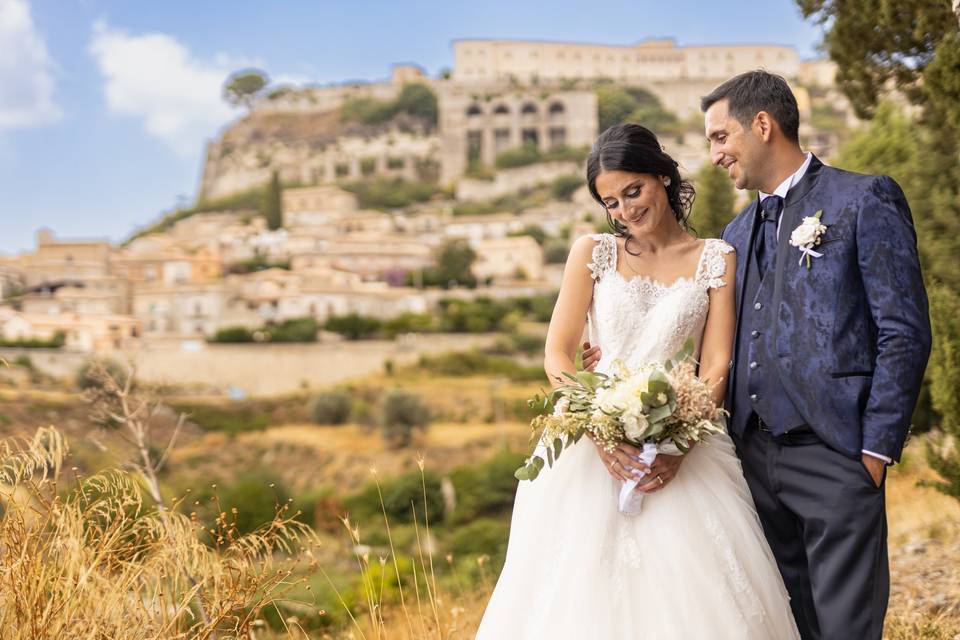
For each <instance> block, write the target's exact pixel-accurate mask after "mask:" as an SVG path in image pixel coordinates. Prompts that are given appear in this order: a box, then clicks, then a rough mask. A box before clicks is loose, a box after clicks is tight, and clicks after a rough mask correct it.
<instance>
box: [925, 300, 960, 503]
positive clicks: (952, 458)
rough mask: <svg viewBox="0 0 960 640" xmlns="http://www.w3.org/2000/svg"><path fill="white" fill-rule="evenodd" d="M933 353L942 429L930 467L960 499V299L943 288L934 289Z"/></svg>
mask: <svg viewBox="0 0 960 640" xmlns="http://www.w3.org/2000/svg"><path fill="white" fill-rule="evenodd" d="M930 312H931V313H930V316H931V320H932V324H933V338H934V340H933V351H932V352H931V354H930V367H929V371H930V374H931V375H930V381H931V382H930V396H931V399H932V400H933V404H934V406H936V407H937V409H938V410H939V411H940V414H941V415H942V421H941V423H940V427H941V429H942V432H941V434H940V435H939V437H935V438H934V439H933V440H932V441H931V442H930V444H929V445H928V449H927V459H928V460H929V461H930V466H931V467H933V468H934V470H936V471H937V473H939V474H940V477H941V478H943V481H942V482H935V483H933V485H934V486H935V487H936V488H937V489H939V490H940V491H942V492H944V493H946V494H947V495H951V496H953V497H954V498H957V499H960V456H958V454H957V447H958V446H960V394H957V381H960V295H957V293H956V292H954V291H951V290H950V289H949V288H948V287H945V286H943V285H935V286H934V287H933V288H931V289H930Z"/></svg>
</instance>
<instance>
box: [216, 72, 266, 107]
mask: <svg viewBox="0 0 960 640" xmlns="http://www.w3.org/2000/svg"><path fill="white" fill-rule="evenodd" d="M268 82H269V77H268V76H267V74H266V73H264V72H263V71H260V70H259V69H243V70H241V71H237V72H235V73H232V74H230V76H229V77H228V78H227V81H226V82H225V83H224V84H223V99H224V100H226V101H227V102H228V103H229V104H231V105H234V106H241V105H242V106H244V107H246V108H247V109H250V108H251V107H252V106H253V101H254V100H256V99H257V96H258V95H259V94H260V92H261V91H263V89H264V87H266V86H267V83H268Z"/></svg>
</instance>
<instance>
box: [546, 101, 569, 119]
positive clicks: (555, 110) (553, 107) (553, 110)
mask: <svg viewBox="0 0 960 640" xmlns="http://www.w3.org/2000/svg"><path fill="white" fill-rule="evenodd" d="M549 110H550V115H551V116H558V115H561V114H563V113H564V112H565V111H566V110H567V108H566V107H565V106H563V103H562V102H560V101H559V100H556V101H554V102H551V103H550V109H549Z"/></svg>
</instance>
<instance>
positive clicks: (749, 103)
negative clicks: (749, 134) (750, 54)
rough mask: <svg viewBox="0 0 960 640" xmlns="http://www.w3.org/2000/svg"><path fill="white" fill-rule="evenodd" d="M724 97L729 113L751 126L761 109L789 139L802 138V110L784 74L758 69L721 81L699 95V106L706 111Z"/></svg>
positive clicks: (798, 139)
mask: <svg viewBox="0 0 960 640" xmlns="http://www.w3.org/2000/svg"><path fill="white" fill-rule="evenodd" d="M721 100H728V101H729V107H728V108H729V110H730V115H732V116H733V117H734V118H736V119H737V121H738V122H739V123H740V124H742V125H743V126H744V127H749V126H750V124H751V123H752V122H753V118H754V116H756V115H757V114H758V113H759V112H761V111H766V112H767V113H769V114H770V115H771V116H772V117H773V119H774V120H776V121H777V124H778V125H780V129H781V131H783V135H785V136H786V137H787V138H788V139H790V140H792V141H794V142H799V141H800V133H799V129H800V110H799V109H798V108H797V98H796V96H794V95H793V91H791V90H790V85H788V84H787V81H786V80H784V79H783V78H782V77H780V76H778V75H775V74H772V73H768V72H766V71H761V70H759V69H758V70H756V71H747V72H746V73H741V74H740V75H738V76H734V77H732V78H730V79H729V80H727V81H726V82H724V83H723V84H721V85H720V86H719V87H717V88H716V89H714V90H713V91H711V92H710V95H707V96H704V97H703V98H701V99H700V110H701V111H703V112H706V111H707V109H709V108H710V107H712V106H713V105H714V104H715V103H717V102H720V101H721Z"/></svg>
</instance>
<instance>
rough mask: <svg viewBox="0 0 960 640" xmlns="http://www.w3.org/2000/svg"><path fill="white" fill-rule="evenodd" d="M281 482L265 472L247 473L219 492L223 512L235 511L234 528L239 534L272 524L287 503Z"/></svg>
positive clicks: (286, 496)
mask: <svg viewBox="0 0 960 640" xmlns="http://www.w3.org/2000/svg"><path fill="white" fill-rule="evenodd" d="M287 498H288V495H287V492H286V490H284V488H283V487H282V485H281V484H280V481H279V480H277V479H276V478H275V477H274V476H272V475H270V474H267V473H264V472H254V473H253V474H249V473H246V474H244V475H243V476H241V477H240V479H238V480H237V481H236V482H233V483H232V484H229V485H227V486H226V487H223V488H221V489H219V494H218V499H219V503H220V510H221V511H224V512H226V513H228V514H230V513H231V511H232V509H236V510H237V513H236V514H234V517H235V518H236V521H235V526H236V528H237V532H238V533H240V534H245V533H250V532H251V531H254V530H255V529H257V527H259V526H260V525H263V524H266V523H268V522H270V521H271V520H273V518H274V516H275V515H276V514H277V510H278V509H279V508H280V506H282V505H283V504H285V503H286V502H287Z"/></svg>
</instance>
